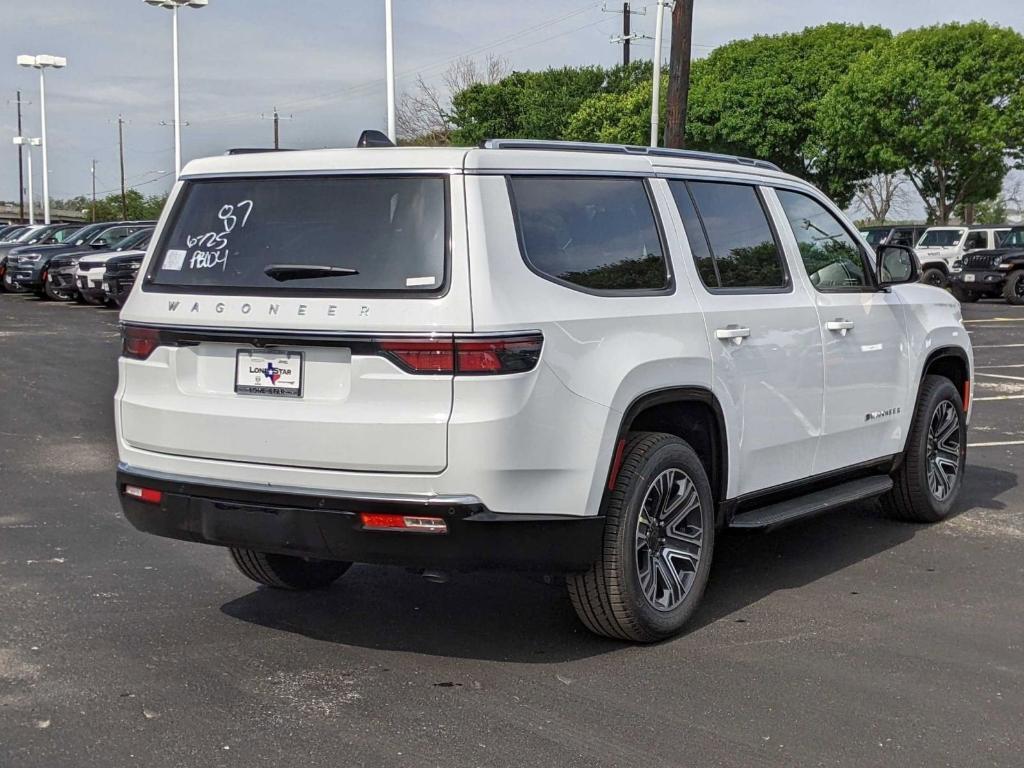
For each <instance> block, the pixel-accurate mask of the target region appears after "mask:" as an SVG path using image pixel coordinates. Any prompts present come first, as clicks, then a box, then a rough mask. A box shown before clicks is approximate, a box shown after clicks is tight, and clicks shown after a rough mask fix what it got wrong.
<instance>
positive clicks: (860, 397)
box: [775, 189, 910, 474]
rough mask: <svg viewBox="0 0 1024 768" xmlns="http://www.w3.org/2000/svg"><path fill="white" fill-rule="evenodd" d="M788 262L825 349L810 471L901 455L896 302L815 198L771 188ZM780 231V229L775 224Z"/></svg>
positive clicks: (901, 350)
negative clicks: (810, 304) (797, 273)
mask: <svg viewBox="0 0 1024 768" xmlns="http://www.w3.org/2000/svg"><path fill="white" fill-rule="evenodd" d="M775 194H776V196H777V199H778V202H779V205H780V208H781V212H782V213H783V214H784V217H785V220H786V222H788V225H789V226H788V229H789V235H790V236H787V237H786V238H785V240H786V249H787V251H788V252H789V253H790V255H791V260H792V261H795V262H798V263H801V264H802V266H803V275H801V277H802V278H803V280H804V281H805V282H806V283H807V284H808V286H809V290H810V291H811V292H812V294H813V296H814V302H815V305H816V307H817V311H818V319H819V323H820V334H821V339H822V344H823V346H824V351H825V412H824V425H823V426H824V428H823V432H822V437H821V443H820V445H819V447H818V455H817V459H816V461H815V464H814V473H815V474H821V473H823V472H830V471H833V470H836V469H843V468H846V467H850V466H854V465H857V464H860V463H863V462H867V461H871V460H873V459H877V458H881V457H885V456H891V455H894V454H897V453H899V452H901V451H902V450H903V443H904V441H905V439H906V435H905V434H904V430H903V426H902V425H904V424H907V423H909V419H908V418H907V417H906V416H907V415H906V414H903V413H902V409H903V408H905V407H907V406H906V393H907V392H908V391H909V389H910V385H909V375H910V364H909V357H908V349H907V342H906V319H905V313H904V308H903V305H902V304H901V303H900V301H899V299H898V298H897V297H896V296H895V294H893V293H890V292H886V291H880V290H878V289H877V288H876V287H875V281H874V278H873V277H872V274H871V261H870V260H869V259H868V256H867V253H865V251H864V249H863V247H862V246H861V244H860V241H859V240H857V239H856V238H854V237H853V236H852V235H851V234H850V231H849V230H848V229H847V228H846V226H845V225H844V224H843V222H842V221H841V219H840V218H839V217H838V216H837V215H836V213H834V212H833V211H831V210H830V209H829V208H828V207H826V206H825V205H824V203H822V202H821V201H819V200H817V199H815V198H813V197H811V196H810V195H807V194H804V193H802V192H796V191H792V190H787V189H777V190H775ZM781 228H782V229H783V230H785V229H787V227H786V226H785V225H783V226H782V227H781Z"/></svg>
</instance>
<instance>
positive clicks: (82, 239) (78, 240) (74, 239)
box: [64, 224, 110, 245]
mask: <svg viewBox="0 0 1024 768" xmlns="http://www.w3.org/2000/svg"><path fill="white" fill-rule="evenodd" d="M108 226H110V225H109V224H90V225H88V226H86V227H82V228H81V229H80V230H78V231H77V232H74V233H72V234H71V235H69V236H68V237H67V239H65V241H64V242H66V243H72V244H73V245H82V244H83V243H86V242H88V240H89V238H91V237H92V236H94V235H96V234H98V233H100V232H102V231H103V230H104V229H105V228H106V227H108Z"/></svg>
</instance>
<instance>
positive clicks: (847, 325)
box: [825, 317, 853, 336]
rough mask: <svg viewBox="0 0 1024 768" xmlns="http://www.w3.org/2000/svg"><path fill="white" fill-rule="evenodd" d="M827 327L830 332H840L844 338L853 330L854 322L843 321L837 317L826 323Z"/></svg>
mask: <svg viewBox="0 0 1024 768" xmlns="http://www.w3.org/2000/svg"><path fill="white" fill-rule="evenodd" d="M825 327H826V328H828V329H829V330H830V331H839V332H840V333H841V334H842V335H843V336H845V335H846V332H847V331H851V330H853V321H852V320H843V319H841V318H838V317H837V318H836V319H835V320H829V321H828V322H827V323H825Z"/></svg>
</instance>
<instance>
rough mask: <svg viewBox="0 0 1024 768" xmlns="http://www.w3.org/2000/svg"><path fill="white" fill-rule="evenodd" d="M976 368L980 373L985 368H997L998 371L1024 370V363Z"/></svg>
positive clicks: (979, 366) (978, 366)
mask: <svg viewBox="0 0 1024 768" xmlns="http://www.w3.org/2000/svg"><path fill="white" fill-rule="evenodd" d="M974 367H975V369H977V370H979V371H980V370H983V369H985V368H995V369H996V370H999V369H1000V368H1024V363H1007V364H1006V365H976V366H974Z"/></svg>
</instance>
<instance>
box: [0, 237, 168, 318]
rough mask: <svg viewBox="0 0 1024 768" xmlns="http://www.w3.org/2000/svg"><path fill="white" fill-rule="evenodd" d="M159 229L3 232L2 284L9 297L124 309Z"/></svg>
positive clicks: (0, 251)
mask: <svg viewBox="0 0 1024 768" xmlns="http://www.w3.org/2000/svg"><path fill="white" fill-rule="evenodd" d="M155 225H156V223H155V222H153V221H113V222H111V221H108V222H101V223H96V224H89V225H86V226H84V227H83V226H81V225H66V224H55V225H48V226H43V227H34V228H33V227H27V228H21V229H20V231H19V230H8V231H0V285H2V286H3V289H4V290H5V291H8V292H9V293H26V292H34V293H35V294H36V295H38V296H39V297H41V298H46V299H50V300H53V301H75V300H79V301H83V302H85V303H87V304H97V305H99V304H114V305H116V306H120V305H121V304H122V303H123V302H124V299H125V298H126V297H127V295H128V291H130V290H131V287H132V284H133V282H134V280H135V274H136V273H137V272H138V269H139V266H140V265H141V264H142V258H143V256H144V255H145V251H146V247H147V246H148V245H149V238H150V237H151V236H152V233H153V228H154V227H155ZM108 268H110V275H108V274H107V272H108Z"/></svg>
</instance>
